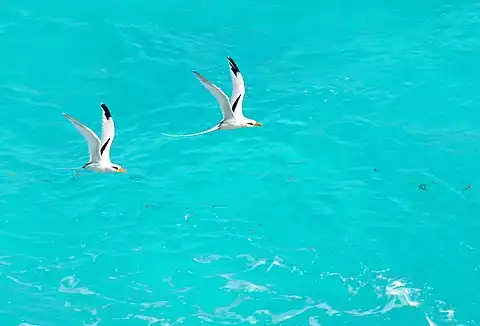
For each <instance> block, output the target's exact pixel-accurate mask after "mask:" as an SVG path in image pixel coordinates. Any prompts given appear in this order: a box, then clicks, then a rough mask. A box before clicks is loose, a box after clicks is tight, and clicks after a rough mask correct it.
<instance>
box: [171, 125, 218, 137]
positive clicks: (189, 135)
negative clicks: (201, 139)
mask: <svg viewBox="0 0 480 326" xmlns="http://www.w3.org/2000/svg"><path fill="white" fill-rule="evenodd" d="M219 129H220V125H216V126H215V127H212V128H210V129H208V130H205V131H201V132H197V133H195V134H188V135H170V134H164V133H162V135H164V136H168V137H192V136H198V135H203V134H207V133H209V132H214V131H217V130H219Z"/></svg>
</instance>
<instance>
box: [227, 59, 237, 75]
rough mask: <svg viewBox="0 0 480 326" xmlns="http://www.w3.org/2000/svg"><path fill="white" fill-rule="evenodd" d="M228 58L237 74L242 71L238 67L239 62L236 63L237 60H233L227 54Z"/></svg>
mask: <svg viewBox="0 0 480 326" xmlns="http://www.w3.org/2000/svg"><path fill="white" fill-rule="evenodd" d="M227 60H228V62H229V63H230V68H231V69H232V72H233V73H234V74H235V76H236V75H237V73H239V72H240V69H238V66H237V64H236V63H235V61H233V59H232V57H230V56H227Z"/></svg>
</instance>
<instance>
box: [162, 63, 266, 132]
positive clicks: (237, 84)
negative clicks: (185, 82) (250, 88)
mask: <svg viewBox="0 0 480 326" xmlns="http://www.w3.org/2000/svg"><path fill="white" fill-rule="evenodd" d="M227 59H228V62H229V65H230V75H231V77H232V86H233V92H232V96H231V98H230V99H229V98H228V97H227V95H225V93H224V92H223V91H222V90H221V89H220V88H218V87H217V86H216V85H214V84H213V83H211V82H210V81H209V80H208V79H206V78H205V77H203V76H202V75H200V74H199V73H198V72H196V71H194V72H193V73H194V74H195V76H196V77H197V78H198V79H199V80H200V82H201V83H202V84H203V86H205V88H206V89H207V90H208V91H209V92H210V93H211V94H212V95H213V96H214V97H215V98H216V99H217V102H218V104H219V105H220V108H221V109H222V113H223V119H222V121H220V123H219V124H217V125H216V126H214V127H212V128H210V129H208V130H205V131H202V132H199V133H195V134H189V135H167V136H174V137H189V136H197V135H202V134H206V133H210V132H213V131H217V130H231V129H239V128H251V127H259V126H261V125H262V124H260V123H258V122H256V121H255V120H252V119H249V118H246V117H245V116H244V115H243V98H244V96H245V84H244V81H243V77H242V74H241V73H240V70H239V69H238V66H237V65H236V63H235V62H234V61H233V59H232V58H230V57H228V58H227ZM165 135H166V134H165Z"/></svg>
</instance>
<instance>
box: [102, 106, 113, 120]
mask: <svg viewBox="0 0 480 326" xmlns="http://www.w3.org/2000/svg"><path fill="white" fill-rule="evenodd" d="M100 106H101V107H102V109H103V112H104V113H105V118H107V119H110V118H111V117H112V115H111V113H110V110H109V109H108V107H107V105H106V104H105V103H103V102H102V103H100Z"/></svg>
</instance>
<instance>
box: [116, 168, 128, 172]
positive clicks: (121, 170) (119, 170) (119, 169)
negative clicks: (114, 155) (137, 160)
mask: <svg viewBox="0 0 480 326" xmlns="http://www.w3.org/2000/svg"><path fill="white" fill-rule="evenodd" d="M117 171H118V172H122V173H127V170H125V169H124V168H122V167H120V168H118V170H117Z"/></svg>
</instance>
